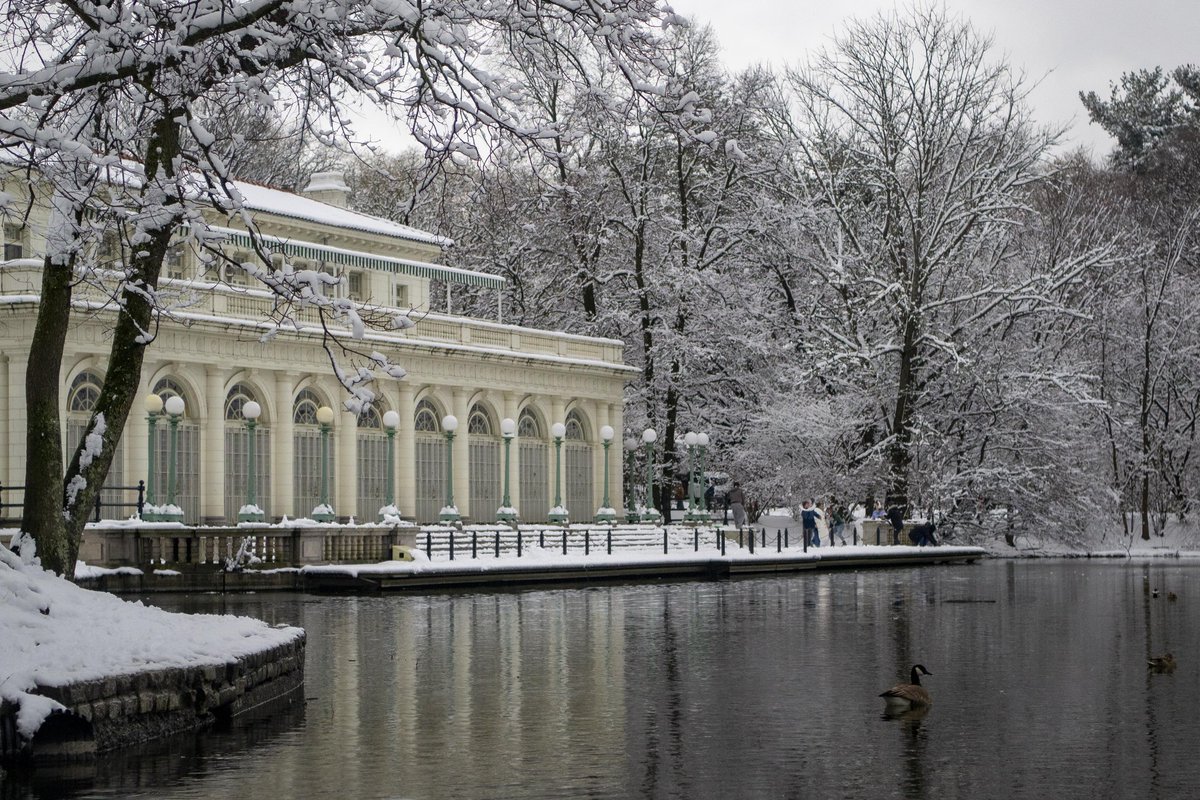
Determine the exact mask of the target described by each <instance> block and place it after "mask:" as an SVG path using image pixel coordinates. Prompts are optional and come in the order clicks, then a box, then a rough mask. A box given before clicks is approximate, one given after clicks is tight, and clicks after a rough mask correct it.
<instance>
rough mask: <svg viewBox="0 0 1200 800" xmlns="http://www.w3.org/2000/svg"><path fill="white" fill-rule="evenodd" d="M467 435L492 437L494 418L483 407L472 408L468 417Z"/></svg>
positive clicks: (475, 406)
mask: <svg viewBox="0 0 1200 800" xmlns="http://www.w3.org/2000/svg"><path fill="white" fill-rule="evenodd" d="M467 433H471V434H478V435H480V436H491V435H492V418H491V416H490V415H489V414H488V413H487V409H485V408H484V407H483V406H481V405H479V404H476V405H473V406H471V413H470V414H468V415H467Z"/></svg>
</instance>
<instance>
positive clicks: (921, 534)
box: [908, 522, 937, 547]
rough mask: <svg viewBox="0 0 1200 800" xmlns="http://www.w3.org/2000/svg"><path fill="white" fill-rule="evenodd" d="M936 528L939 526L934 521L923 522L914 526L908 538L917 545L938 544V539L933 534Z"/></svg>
mask: <svg viewBox="0 0 1200 800" xmlns="http://www.w3.org/2000/svg"><path fill="white" fill-rule="evenodd" d="M936 528H937V526H936V525H934V524H933V523H932V522H925V523H922V524H920V525H917V526H916V527H915V528H913V529H912V530H911V531H909V532H908V538H909V539H910V540H911V541H912V543H913V544H915V545H916V546H917V547H925V546H926V545H936V544H937V539H936V538H935V537H934V535H933V532H934V530H935V529H936Z"/></svg>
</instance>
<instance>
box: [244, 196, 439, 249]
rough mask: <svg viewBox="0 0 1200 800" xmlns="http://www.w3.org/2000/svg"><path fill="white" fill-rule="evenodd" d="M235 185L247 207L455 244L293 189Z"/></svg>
mask: <svg viewBox="0 0 1200 800" xmlns="http://www.w3.org/2000/svg"><path fill="white" fill-rule="evenodd" d="M234 185H235V186H237V189H238V191H239V192H241V193H242V198H243V199H244V201H245V206H246V208H249V209H251V210H252V211H265V212H267V213H270V214H278V215H280V216H283V217H292V218H293V219H303V220H308V221H309V222H317V223H320V224H322V225H332V226H333V227H335V228H348V229H350V230H356V231H363V232H366V233H374V234H379V235H381V236H394V237H396V238H398V239H407V240H409V241H413V242H423V243H425V244H432V245H437V246H438V247H448V246H449V245H451V244H452V242H451V240H450V239H447V238H446V237H444V236H438V235H437V234H434V233H429V232H428V231H423V230H420V229H418V228H413V227H410V226H408V225H401V224H400V223H398V222H392V221H391V220H387V219H383V218H382V217H375V216H372V215H370V214H363V213H361V212H358V211H351V210H350V209H348V208H341V207H339V206H335V205H331V204H329V203H322V202H321V201H320V200H313V199H312V198H311V197H305V196H304V195H300V194H295V193H294V192H285V191H283V190H282V189H271V188H269V187H266V186H260V185H258V184H256V183H247V182H245V181H236V182H235V183H234Z"/></svg>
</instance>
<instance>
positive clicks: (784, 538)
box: [783, 528, 791, 550]
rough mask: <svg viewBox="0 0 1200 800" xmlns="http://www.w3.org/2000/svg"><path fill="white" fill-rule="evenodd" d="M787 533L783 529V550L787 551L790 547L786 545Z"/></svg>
mask: <svg viewBox="0 0 1200 800" xmlns="http://www.w3.org/2000/svg"><path fill="white" fill-rule="evenodd" d="M788 533H789V531H788V529H787V528H784V529H783V548H784V549H785V550H786V549H788V548H789V547H791V545H790V544H788Z"/></svg>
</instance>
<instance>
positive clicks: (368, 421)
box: [357, 406, 383, 431]
mask: <svg viewBox="0 0 1200 800" xmlns="http://www.w3.org/2000/svg"><path fill="white" fill-rule="evenodd" d="M357 422H358V427H360V428H369V429H372V430H377V431H381V430H383V416H382V415H381V414H380V413H379V412H378V411H377V410H376V409H375V406H366V407H364V408H363V410H362V413H361V414H359V415H358V420H357Z"/></svg>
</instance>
